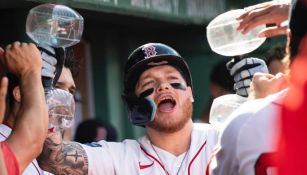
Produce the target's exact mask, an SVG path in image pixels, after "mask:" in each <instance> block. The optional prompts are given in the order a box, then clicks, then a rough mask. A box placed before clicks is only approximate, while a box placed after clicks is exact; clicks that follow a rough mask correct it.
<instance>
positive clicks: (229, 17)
mask: <svg viewBox="0 0 307 175" xmlns="http://www.w3.org/2000/svg"><path fill="white" fill-rule="evenodd" d="M243 12H244V10H242V9H238V10H232V11H229V12H226V13H224V14H221V15H219V16H217V17H216V18H215V19H213V20H212V21H211V22H210V23H209V25H208V26H207V39H208V43H209V45H210V47H211V49H212V50H213V51H214V52H216V53H218V54H221V55H224V56H236V55H243V54H246V53H250V52H252V51H254V50H255V49H257V48H258V47H259V46H260V45H261V44H262V43H263V42H264V41H265V38H259V37H258V33H259V32H260V31H261V30H263V29H264V28H265V26H264V25H262V26H258V27H256V28H255V29H253V30H252V31H250V32H249V33H247V34H242V33H241V32H240V31H237V27H238V26H239V23H240V22H239V21H238V20H236V18H237V17H238V16H239V15H240V14H242V13H243Z"/></svg>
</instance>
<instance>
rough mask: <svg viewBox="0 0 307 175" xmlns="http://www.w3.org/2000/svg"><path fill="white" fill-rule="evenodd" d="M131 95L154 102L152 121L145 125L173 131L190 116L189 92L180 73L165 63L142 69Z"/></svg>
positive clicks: (190, 99) (190, 91)
mask: <svg viewBox="0 0 307 175" xmlns="http://www.w3.org/2000/svg"><path fill="white" fill-rule="evenodd" d="M135 94H136V95H137V96H139V97H144V98H147V99H151V100H152V101H153V102H154V103H155V105H156V113H155V118H154V121H152V122H150V123H149V124H148V127H150V128H152V129H155V130H157V131H162V132H168V133H172V132H176V131H178V130H180V129H181V128H183V126H184V125H185V124H186V122H187V121H189V120H190V119H191V117H192V110H193V109H192V102H193V95H192V90H191V87H189V86H187V85H186V82H185V80H184V79H183V77H182V75H181V74H180V72H179V71H178V70H177V69H176V68H174V67H172V66H169V65H162V66H156V67H152V68H150V69H148V70H146V71H145V72H143V73H142V74H141V76H140V78H139V81H138V82H137V85H136V88H135Z"/></svg>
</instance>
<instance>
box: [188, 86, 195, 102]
mask: <svg viewBox="0 0 307 175" xmlns="http://www.w3.org/2000/svg"><path fill="white" fill-rule="evenodd" d="M187 90H188V91H189V94H190V100H191V102H192V103H193V102H194V97H193V93H192V89H191V87H190V86H188V87H187Z"/></svg>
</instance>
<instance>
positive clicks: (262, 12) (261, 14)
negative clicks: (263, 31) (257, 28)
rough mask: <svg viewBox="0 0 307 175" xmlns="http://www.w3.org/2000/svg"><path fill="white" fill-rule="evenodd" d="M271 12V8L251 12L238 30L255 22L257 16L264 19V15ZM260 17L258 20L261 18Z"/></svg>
mask: <svg viewBox="0 0 307 175" xmlns="http://www.w3.org/2000/svg"><path fill="white" fill-rule="evenodd" d="M268 13H269V8H266V9H258V10H253V11H251V12H249V14H248V15H247V16H246V17H245V18H243V19H242V21H241V23H240V25H239V26H238V28H237V30H245V28H247V27H248V26H249V25H251V24H252V23H254V22H255V18H257V17H259V19H262V20H263V19H264V15H267V14H268ZM259 19H258V20H259ZM260 21H261V20H260Z"/></svg>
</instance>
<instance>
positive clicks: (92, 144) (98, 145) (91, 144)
mask: <svg viewBox="0 0 307 175" xmlns="http://www.w3.org/2000/svg"><path fill="white" fill-rule="evenodd" d="M85 145H87V146H90V147H102V146H101V145H100V144H99V143H97V142H92V143H86V144H85Z"/></svg>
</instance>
